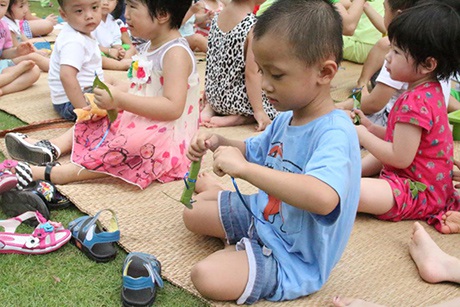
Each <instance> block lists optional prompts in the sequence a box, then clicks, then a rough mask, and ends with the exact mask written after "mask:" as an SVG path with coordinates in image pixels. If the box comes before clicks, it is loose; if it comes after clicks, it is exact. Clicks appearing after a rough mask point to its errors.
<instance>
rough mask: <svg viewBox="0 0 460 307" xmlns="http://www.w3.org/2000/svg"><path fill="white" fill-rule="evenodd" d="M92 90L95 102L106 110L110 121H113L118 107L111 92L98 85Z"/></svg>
mask: <svg viewBox="0 0 460 307" xmlns="http://www.w3.org/2000/svg"><path fill="white" fill-rule="evenodd" d="M115 91H116V90H115ZM93 92H94V102H95V104H96V105H97V106H98V108H100V109H104V110H107V116H108V117H109V120H110V122H113V121H114V120H115V119H116V118H117V115H118V109H117V105H116V103H115V101H114V100H113V98H112V95H111V92H108V91H107V90H105V89H102V88H100V87H95V88H94V90H93Z"/></svg>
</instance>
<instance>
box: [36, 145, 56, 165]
mask: <svg viewBox="0 0 460 307" xmlns="http://www.w3.org/2000/svg"><path fill="white" fill-rule="evenodd" d="M35 146H40V147H43V148H46V149H48V150H49V151H50V152H51V154H52V155H53V161H55V160H56V159H57V158H59V156H60V155H61V153H60V150H59V148H58V147H56V146H55V145H53V144H52V143H51V142H50V141H49V140H41V141H38V142H37V143H35Z"/></svg>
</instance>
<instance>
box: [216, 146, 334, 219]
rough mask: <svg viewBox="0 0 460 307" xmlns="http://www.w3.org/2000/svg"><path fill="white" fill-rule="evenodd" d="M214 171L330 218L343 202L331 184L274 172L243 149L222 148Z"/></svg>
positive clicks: (308, 177) (292, 174) (218, 153)
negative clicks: (251, 157)
mask: <svg viewBox="0 0 460 307" xmlns="http://www.w3.org/2000/svg"><path fill="white" fill-rule="evenodd" d="M213 169H214V172H215V173H216V174H217V175H219V176H223V175H225V174H228V175H229V176H232V177H234V178H241V179H243V180H245V181H247V182H249V183H250V184H252V185H254V186H256V187H257V188H259V189H261V190H263V191H265V192H267V193H268V194H270V195H272V196H273V197H276V198H278V199H280V200H282V201H284V202H286V203H288V204H290V205H292V206H295V207H298V208H300V209H303V210H306V211H309V212H312V213H316V214H321V215H327V214H329V213H331V212H332V211H333V210H334V208H335V207H336V206H337V204H338V203H339V196H338V194H337V192H336V191H335V190H334V189H333V188H332V187H331V186H329V185H328V184H327V183H325V182H323V181H321V180H319V179H317V178H315V177H313V176H308V175H305V174H295V173H290V172H282V171H279V170H274V169H271V168H269V167H266V166H262V165H258V164H255V163H250V162H248V161H247V160H246V159H245V158H244V156H243V153H242V152H241V150H238V149H237V148H235V147H230V146H222V145H221V146H219V147H218V148H217V149H216V150H215V151H214V165H213Z"/></svg>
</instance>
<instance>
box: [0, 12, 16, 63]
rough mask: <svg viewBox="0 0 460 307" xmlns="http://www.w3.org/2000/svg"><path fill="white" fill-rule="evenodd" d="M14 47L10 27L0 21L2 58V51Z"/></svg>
mask: <svg viewBox="0 0 460 307" xmlns="http://www.w3.org/2000/svg"><path fill="white" fill-rule="evenodd" d="M11 47H13V41H12V40H11V33H10V29H9V28H8V25H7V24H6V22H4V21H3V20H0V56H1V54H2V51H3V50H5V49H10V48H11Z"/></svg>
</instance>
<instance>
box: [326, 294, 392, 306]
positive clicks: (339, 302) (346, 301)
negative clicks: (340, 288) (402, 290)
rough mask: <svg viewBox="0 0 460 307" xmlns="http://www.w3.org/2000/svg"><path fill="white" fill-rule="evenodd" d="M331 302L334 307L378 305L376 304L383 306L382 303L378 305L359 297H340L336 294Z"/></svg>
mask: <svg viewBox="0 0 460 307" xmlns="http://www.w3.org/2000/svg"><path fill="white" fill-rule="evenodd" d="M332 303H333V304H334V306H336V307H345V306H350V307H378V306H383V305H378V304H374V303H370V302H366V301H363V300H361V299H355V298H351V297H340V296H336V297H334V299H333V300H332Z"/></svg>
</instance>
